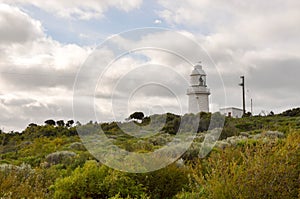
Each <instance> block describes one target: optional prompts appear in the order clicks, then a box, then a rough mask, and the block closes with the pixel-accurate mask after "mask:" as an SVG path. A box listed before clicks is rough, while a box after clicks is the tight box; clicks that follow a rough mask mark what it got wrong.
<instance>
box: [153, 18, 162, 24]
mask: <svg viewBox="0 0 300 199" xmlns="http://www.w3.org/2000/svg"><path fill="white" fill-rule="evenodd" d="M154 23H155V24H161V23H162V21H161V20H159V19H156V20H155V21H154Z"/></svg>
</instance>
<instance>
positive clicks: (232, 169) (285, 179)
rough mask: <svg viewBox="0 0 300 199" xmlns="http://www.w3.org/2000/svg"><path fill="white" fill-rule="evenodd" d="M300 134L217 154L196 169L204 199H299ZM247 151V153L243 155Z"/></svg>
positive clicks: (201, 162)
mask: <svg viewBox="0 0 300 199" xmlns="http://www.w3.org/2000/svg"><path fill="white" fill-rule="evenodd" d="M299 143H300V134H299V133H293V134H290V135H289V136H288V138H287V139H286V140H285V141H284V142H282V141H279V142H278V141H276V140H274V141H272V142H271V141H270V142H267V143H263V142H262V143H256V145H255V146H253V145H247V147H246V148H242V147H237V148H235V149H234V150H233V149H232V148H228V149H225V150H224V151H221V152H218V153H213V154H211V157H209V158H208V159H207V160H202V161H199V162H197V163H196V166H195V167H193V168H192V170H193V173H194V178H195V179H196V181H197V182H198V184H199V185H200V184H201V185H203V187H204V192H203V196H202V197H203V198H297V197H298V196H299V195H298V194H299V187H300V186H299V185H300V178H299V177H300V165H299V162H300V153H299V151H300V145H299ZM241 151H243V153H241Z"/></svg>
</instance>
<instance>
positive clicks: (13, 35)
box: [0, 4, 43, 45]
mask: <svg viewBox="0 0 300 199" xmlns="http://www.w3.org/2000/svg"><path fill="white" fill-rule="evenodd" d="M42 36H43V30H42V25H41V23H40V22H39V21H37V20H34V19H32V18H31V17H30V16H28V15H27V14H25V13H24V12H22V11H21V10H20V9H18V8H16V7H11V6H8V5H5V4H0V45H1V44H7V43H24V42H28V41H32V40H34V39H36V38H40V37H42Z"/></svg>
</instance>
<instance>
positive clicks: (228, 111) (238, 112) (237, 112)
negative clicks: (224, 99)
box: [220, 107, 243, 118]
mask: <svg viewBox="0 0 300 199" xmlns="http://www.w3.org/2000/svg"><path fill="white" fill-rule="evenodd" d="M220 113H221V114H222V115H225V116H227V117H234V118H241V117H243V109H239V108H235V107H227V108H220Z"/></svg>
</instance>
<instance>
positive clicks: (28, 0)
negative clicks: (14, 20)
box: [2, 0, 142, 20]
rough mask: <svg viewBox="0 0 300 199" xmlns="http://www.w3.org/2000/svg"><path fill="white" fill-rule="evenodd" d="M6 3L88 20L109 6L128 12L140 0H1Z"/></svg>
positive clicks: (99, 16)
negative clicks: (29, 6) (34, 7)
mask: <svg viewBox="0 0 300 199" xmlns="http://www.w3.org/2000/svg"><path fill="white" fill-rule="evenodd" d="M2 2H5V3H7V4H14V5H15V4H16V5H33V6H36V7H38V8H40V9H43V10H45V11H47V12H50V13H52V14H54V15H57V16H59V17H63V18H72V19H81V20H89V19H92V18H102V17H104V13H105V12H106V11H107V10H108V9H109V8H117V9H119V10H122V11H125V12H129V11H131V10H133V9H137V8H139V7H140V6H141V4H142V0H131V1H124V0H121V1H120V0H111V1H99V0H85V1H81V0H72V1H70V0H60V1H40V0H2Z"/></svg>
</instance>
